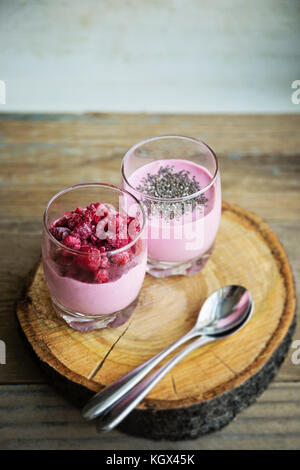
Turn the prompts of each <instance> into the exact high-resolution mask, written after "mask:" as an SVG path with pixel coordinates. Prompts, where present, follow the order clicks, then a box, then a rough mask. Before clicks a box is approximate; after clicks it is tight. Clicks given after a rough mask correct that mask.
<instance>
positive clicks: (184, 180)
mask: <svg viewBox="0 0 300 470" xmlns="http://www.w3.org/2000/svg"><path fill="white" fill-rule="evenodd" d="M136 189H137V190H138V191H140V192H142V193H144V194H147V195H149V196H154V197H157V198H165V199H168V198H170V199H174V198H182V197H185V196H190V195H191V194H194V193H197V192H198V191H200V190H201V187H200V184H199V182H198V181H197V180H196V178H195V176H191V174H190V172H189V171H188V170H180V171H178V172H175V171H174V166H171V165H167V166H161V167H160V168H159V170H158V171H157V173H152V174H151V173H148V174H147V176H145V177H144V178H142V180H141V183H140V184H139V186H137V188H136ZM207 201H208V199H207V198H206V197H205V196H204V195H203V194H201V195H200V196H198V197H195V198H191V199H188V200H187V201H182V202H170V203H168V202H165V201H162V202H160V201H151V200H150V199H147V198H145V200H144V201H143V202H144V204H145V205H146V207H147V209H148V213H149V215H160V216H162V217H163V218H164V219H166V220H170V219H174V218H175V219H179V218H180V217H181V216H182V215H183V214H185V213H187V212H189V213H190V212H192V211H193V210H194V209H195V207H196V206H199V205H201V206H205V205H206V203H207Z"/></svg>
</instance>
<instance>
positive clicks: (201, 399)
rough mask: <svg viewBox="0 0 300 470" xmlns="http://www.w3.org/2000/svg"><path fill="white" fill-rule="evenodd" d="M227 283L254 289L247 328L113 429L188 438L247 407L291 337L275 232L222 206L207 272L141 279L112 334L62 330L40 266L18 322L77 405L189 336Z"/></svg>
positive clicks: (284, 270)
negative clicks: (132, 304) (133, 302)
mask: <svg viewBox="0 0 300 470" xmlns="http://www.w3.org/2000/svg"><path fill="white" fill-rule="evenodd" d="M228 284H241V285H244V286H245V287H247V288H248V289H249V290H250V291H251V293H252V295H253V298H254V303H255V310H254V315H253V318H252V319H251V321H250V322H249V324H247V325H246V327H245V328H244V329H242V330H241V331H240V332H238V333H237V334H236V335H234V336H232V337H230V338H226V339H224V340H221V341H218V342H215V343H213V344H210V345H207V346H205V347H203V348H200V349H199V350H197V351H194V352H193V353H191V354H190V355H189V356H188V357H186V358H185V359H184V360H183V361H182V362H181V363H179V364H178V365H177V366H176V367H175V368H174V369H173V370H172V372H171V373H169V374H168V375H167V376H166V377H165V378H164V379H163V380H162V381H161V382H160V383H159V384H158V385H157V386H156V387H155V389H153V391H152V392H151V393H150V394H149V395H148V396H147V397H146V399H145V400H144V401H143V402H142V403H141V404H140V405H139V407H138V408H137V409H136V410H134V411H133V412H132V413H131V415H130V416H129V417H128V418H127V419H126V420H125V421H124V422H123V423H122V424H121V426H120V429H121V430H123V431H125V432H127V433H130V434H133V435H136V436H144V437H147V438H152V439H168V440H170V439H172V440H178V439H189V438H195V437H197V436H199V435H201V434H205V433H207V432H210V431H213V430H217V429H220V428H221V427H223V426H224V425H226V424H227V423H229V422H230V420H232V419H233V418H234V416H235V415H236V414H237V413H238V412H239V411H241V410H242V409H243V408H245V407H246V406H248V405H249V404H251V403H252V402H253V401H254V400H255V399H256V397H257V396H258V395H259V394H260V393H261V392H262V391H263V390H264V389H265V388H266V387H267V385H268V384H269V382H270V381H271V379H272V378H273V377H274V375H275V374H276V372H277V370H278V367H279V365H280V364H281V362H282V361H283V358H284V356H285V354H286V353H287V350H288V347H289V344H290V341H291V335H292V331H293V328H294V323H295V290H294V284H293V277H292V273H291V269H290V266H289V263H288V260H287V257H286V254H285V252H284V249H283V247H282V246H281V244H280V242H279V240H278V239H277V237H276V235H275V234H274V233H273V231H272V230H271V229H270V228H269V227H268V226H267V225H266V224H265V223H264V222H263V221H262V220H261V219H260V218H259V217H257V216H256V215H255V214H252V213H250V212H248V211H246V210H244V209H241V208H238V207H237V206H233V205H230V204H227V203H223V214H222V220H221V226H220V230H219V232H218V235H217V240H216V246H215V250H214V252H213V254H212V256H211V258H210V260H209V262H208V263H207V264H206V266H205V268H204V269H203V270H202V271H201V272H200V273H198V274H196V275H194V276H192V277H184V276H175V277H170V278H167V279H155V278H153V277H151V276H149V275H147V276H146V279H145V282H144V285H143V288H142V291H141V294H140V298H139V302H138V306H137V308H136V310H135V312H134V314H133V315H132V316H131V318H130V319H129V321H128V322H127V323H125V324H124V325H122V326H121V327H119V328H115V329H113V328H107V329H103V330H97V331H92V332H87V333H80V332H78V331H75V330H73V329H71V328H69V327H68V326H67V325H66V324H65V323H64V321H63V320H62V319H61V318H59V317H58V316H57V315H56V313H55V311H54V309H53V308H52V305H51V301H50V297H49V292H48V289H47V286H46V284H45V280H44V275H43V269H42V267H41V265H39V266H38V267H37V269H36V270H35V271H34V273H33V274H32V275H31V277H30V279H29V282H28V285H27V288H26V292H25V295H24V297H23V298H22V300H21V301H20V302H19V304H18V308H17V317H18V321H19V324H20V327H21V329H22V331H23V333H24V335H25V337H26V339H27V341H28V343H29V344H30V345H31V348H32V349H33V351H34V352H35V355H36V356H37V357H38V359H39V361H40V363H41V364H42V365H43V367H44V368H45V370H46V371H47V372H48V373H49V374H50V375H51V377H52V380H53V382H54V384H55V385H56V386H57V387H58V388H59V389H60V390H61V391H62V392H63V393H64V394H65V395H67V396H68V397H69V399H70V400H72V401H73V402H74V403H76V404H77V405H80V406H82V405H83V404H84V403H85V402H86V400H87V399H88V398H89V397H90V396H92V394H93V393H94V392H97V391H99V390H101V389H102V388H103V387H104V386H106V385H108V384H110V383H111V382H113V381H114V380H116V379H117V378H119V377H121V376H122V375H124V374H126V373H127V372H129V371H130V370H131V369H133V368H134V367H136V366H138V365H139V364H141V363H142V362H144V361H146V360H147V359H149V358H150V357H151V356H153V355H154V354H156V353H157V352H159V351H160V350H161V349H163V348H165V347H166V346H167V345H169V344H170V343H172V342H173V341H175V340H176V339H177V338H179V337H180V336H181V335H183V334H184V333H186V332H187V331H188V330H189V329H190V328H191V327H192V326H193V324H194V322H195V320H196V318H197V315H198V312H199V310H200V307H201V305H202V303H203V301H204V300H205V299H206V298H207V296H208V295H209V294H211V293H212V292H213V291H214V290H216V289H217V288H218V287H220V286H224V285H228ZM128 288H130V286H128Z"/></svg>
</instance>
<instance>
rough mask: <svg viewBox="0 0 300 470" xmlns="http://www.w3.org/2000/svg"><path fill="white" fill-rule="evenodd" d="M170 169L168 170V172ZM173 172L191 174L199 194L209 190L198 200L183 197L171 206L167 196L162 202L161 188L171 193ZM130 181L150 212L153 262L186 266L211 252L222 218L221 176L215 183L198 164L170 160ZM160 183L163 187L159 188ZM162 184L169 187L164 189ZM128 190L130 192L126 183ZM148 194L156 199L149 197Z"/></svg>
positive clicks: (152, 165)
mask: <svg viewBox="0 0 300 470" xmlns="http://www.w3.org/2000/svg"><path fill="white" fill-rule="evenodd" d="M166 168H167V169H168V171H167V172H165V173H164V169H166ZM180 172H181V173H180ZM170 173H173V175H175V176H176V175H177V176H178V175H179V174H183V175H188V178H189V180H190V181H191V188H193V187H194V188H195V189H196V190H197V191H199V190H202V189H204V188H207V189H206V190H205V192H204V193H202V194H201V195H200V196H198V197H196V196H195V194H196V193H194V195H192V194H191V197H190V198H189V197H183V198H182V200H181V201H180V200H179V201H178V200H177V202H175V201H174V203H173V201H172V202H169V203H168V202H167V201H166V199H167V198H168V196H165V197H164V198H163V199H164V201H161V202H160V201H159V198H162V197H163V196H164V194H163V193H162V191H161V188H163V189H164V191H167V184H168V182H169V181H171V180H170V178H171V176H170ZM149 175H150V178H149ZM153 177H155V178H153ZM177 179H178V178H177ZM128 181H129V183H130V185H131V186H132V187H134V188H135V189H137V190H138V191H139V196H137V197H139V198H140V199H141V200H142V202H144V204H145V205H146V207H147V209H148V218H149V221H148V256H149V259H150V262H151V261H155V262H159V263H183V262H188V261H190V260H193V259H195V258H199V257H200V258H201V257H202V256H203V255H205V254H206V253H208V252H210V250H211V248H212V246H213V243H214V239H215V236H216V233H217V231H218V228H219V224H220V217H221V184H220V177H219V175H217V176H216V178H215V179H214V181H213V175H211V174H209V172H208V170H207V169H206V168H204V167H202V166H200V165H198V164H197V163H194V162H192V161H189V160H183V159H167V160H155V161H152V162H151V163H148V164H146V165H144V166H141V167H140V168H138V169H137V170H135V171H134V172H133V173H132V174H131V175H130V176H129V177H128ZM157 181H158V183H159V184H158V185H157V186H156V182H157ZM175 181H177V180H176V179H175ZM179 181H180V180H179ZM162 182H165V183H166V185H165V186H163V185H162ZM176 184H177V183H176ZM125 188H126V189H128V190H130V188H129V187H128V185H126V184H125ZM157 188H158V189H157ZM179 189H180V188H179ZM141 193H143V195H142V197H141ZM147 195H150V196H154V198H152V199H151V197H150V198H147ZM173 209H174V210H173Z"/></svg>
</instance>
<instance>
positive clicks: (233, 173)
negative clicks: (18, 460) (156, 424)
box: [0, 114, 300, 448]
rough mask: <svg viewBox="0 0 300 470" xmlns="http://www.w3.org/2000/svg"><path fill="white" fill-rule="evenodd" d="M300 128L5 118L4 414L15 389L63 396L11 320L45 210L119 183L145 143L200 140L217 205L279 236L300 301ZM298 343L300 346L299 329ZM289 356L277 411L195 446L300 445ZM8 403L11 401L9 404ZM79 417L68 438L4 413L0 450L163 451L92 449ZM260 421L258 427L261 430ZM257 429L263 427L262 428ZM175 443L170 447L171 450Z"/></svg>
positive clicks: (177, 119)
mask: <svg viewBox="0 0 300 470" xmlns="http://www.w3.org/2000/svg"><path fill="white" fill-rule="evenodd" d="M299 128H300V116H298V115H280V116H270V115H269V116H263V115H252V116H225V115H224V116H219V115H215V116H213V115H210V116H207V115H202V116H196V115H189V116H187V115H112V114H88V115H79V116H77V115H32V114H31V115H20V114H18V115H12V114H9V115H3V114H2V115H1V116H0V139H1V140H0V158H1V170H0V214H1V218H0V230H1V232H0V233H1V246H0V250H1V251H0V253H1V264H0V289H1V298H0V309H1V320H2V321H1V326H0V339H1V340H3V341H5V343H6V347H7V358H6V361H7V363H6V365H0V383H1V384H2V388H1V390H0V397H2V396H3V402H2V400H1V402H0V407H1V410H2V407H3V409H5V406H19V405H17V404H15V405H14V397H13V393H12V392H13V391H17V392H16V393H20V394H22V393H23V392H24V395H25V394H27V396H28V397H29V399H30V400H31V404H32V405H34V404H35V403H38V401H39V400H43V399H44V398H45V397H47V396H49V395H51V397H52V398H51V400H53V406H54V407H55V406H57V407H58V409H60V407H61V405H60V403H61V401H60V400H61V399H60V398H59V397H58V396H56V395H55V393H53V392H52V391H51V389H49V388H48V387H47V386H46V385H43V384H44V383H45V381H46V378H45V376H44V375H43V374H42V372H41V371H40V370H39V368H38V367H37V366H36V364H35V363H34V361H33V360H32V358H31V356H30V354H29V353H28V351H27V349H26V347H25V346H24V344H23V341H22V340H21V338H20V337H19V336H18V332H17V329H16V322H15V318H14V308H15V303H16V300H17V299H18V298H19V296H20V293H21V289H22V286H23V282H24V279H25V277H26V275H27V273H28V271H29V270H30V269H31V268H32V266H33V264H34V263H35V262H36V261H37V260H38V258H39V256H40V235H41V216H42V212H43V209H44V206H45V204H46V202H47V201H48V200H49V198H50V197H51V196H52V195H53V194H54V193H55V192H57V191H58V190H60V189H62V188H63V187H65V186H68V185H71V184H74V183H78V182H84V181H106V182H109V183H113V184H118V183H119V181H120V174H119V168H120V161H121V158H122V156H123V154H124V153H125V151H126V150H127V149H128V148H129V147H130V146H131V145H132V144H134V143H135V142H137V141H139V140H141V139H142V138H145V137H149V136H151V135H158V134H167V133H172V134H175V133H179V134H185V135H191V136H195V137H198V138H201V139H203V140H204V141H206V142H207V143H208V144H209V145H210V146H211V147H212V148H213V149H214V150H215V151H216V153H217V155H218V157H219V162H220V168H221V177H222V186H223V198H224V199H225V200H227V201H228V202H232V203H236V204H238V205H240V206H243V207H245V208H247V209H249V210H251V211H253V212H256V213H257V214H258V215H259V216H261V217H262V218H264V219H265V220H266V222H268V223H269V224H270V226H271V227H272V228H273V229H274V230H275V232H276V233H277V235H278V236H279V238H280V240H281V242H282V243H283V245H284V247H285V249H286V252H287V254H288V256H289V258H290V262H291V265H292V268H293V272H294V276H295V279H296V288H297V291H298V294H299V282H298V281H299V277H300V263H299V261H300V247H299V243H298V236H299V235H298V234H299V229H300V216H299V213H300V197H299V196H300V187H299V170H300V160H299V149H300V132H299ZM294 338H295V339H300V329H299V322H298V327H297V330H296V333H295V336H294ZM292 353H293V349H291V351H290V353H289V357H288V358H287V360H286V361H285V363H284V365H283V367H282V368H281V370H280V373H279V375H278V376H277V378H276V383H275V384H274V385H273V386H272V389H270V391H267V392H266V393H265V394H264V395H263V396H262V398H261V399H260V401H259V403H264V400H266V401H267V402H268V400H267V399H266V397H267V396H268V395H267V394H269V393H271V391H272V394H273V395H272V396H273V398H274V400H273V401H274V403H273V402H272V403H273V405H272V407H271V408H272V410H273V411H270V407H269V405H268V406H262V404H256V405H254V406H253V407H251V408H250V409H249V410H247V411H246V412H245V413H244V414H242V415H240V417H239V418H238V419H237V421H236V422H234V423H232V424H231V425H230V426H229V427H227V428H226V429H225V430H224V431H222V432H221V433H218V435H219V436H224V437H218V439H221V441H217V440H216V438H215V435H213V436H207V437H205V438H202V439H199V440H197V441H195V442H193V443H192V444H191V446H193V448H214V446H216V445H220V446H221V447H222V446H223V448H232V447H235V448H241V447H244V448H245V447H248V448H249V447H250V448H261V447H263V448H274V447H278V448H300V416H298V414H297V412H296V410H295V408H296V406H295V403H296V402H297V399H296V398H295V397H296V396H297V391H298V392H299V387H298V384H299V382H300V365H296V364H293V362H292V360H291V356H292ZM20 384H24V385H20ZM36 384H41V385H36ZM293 394H294V395H293ZM35 397H36V398H35ZM5 400H8V401H9V402H10V404H7V405H5V403H6V402H5ZM35 400H36V401H35ZM21 401H22V400H21ZM20 406H21V405H20ZM22 406H23V405H22ZM34 406H35V405H34ZM69 413H70V414H71V415H72V413H73V416H75V415H76V413H77V412H76V411H74V410H73V409H72V407H71V406H69V405H66V404H64V406H63V407H61V413H58V414H57V415H56V416H57V420H58V421H59V420H61V422H64V420H66V417H67V416H68V414H69ZM74 413H75V414H74ZM272 413H273V417H272ZM244 415H245V418H246V419H244ZM9 416H10V417H11V416H12V415H11V414H9ZM76 416H77V418H76V419H78V426H77V431H76V433H75V432H73V431H72V434H71V435H70V437H68V438H67V439H65V438H64V437H63V436H62V435H61V434H59V433H58V434H54V433H53V432H52V431H53V429H54V428H55V426H56V424H53V429H52V430H51V424H50V426H48V425H47V426H45V427H44V428H43V425H42V422H43V417H42V414H41V421H40V422H39V418H38V412H36V414H35V415H34V414H31V413H30V408H28V409H27V408H26V406H25V405H24V407H23V408H22V409H20V410H19V413H18V417H19V419H20V420H21V421H22V420H23V423H24V422H25V424H24V425H19V424H18V421H14V420H12V421H11V422H10V424H9V423H6V420H7V419H8V414H7V413H2V412H1V418H0V424H1V426H0V446H1V447H4V448H8V447H14V448H17V447H18V448H22V447H26V446H27V444H26V442H25V441H26V439H27V438H28V439H29V440H30V439H31V441H30V443H28V446H29V447H30V446H34V444H33V442H36V445H37V446H40V447H47V446H50V447H51V445H52V444H51V442H52V443H53V442H54V441H53V438H54V437H55V439H56V443H57V444H53V445H54V446H55V445H57V446H59V445H60V446H61V447H64V448H72V447H73V448H76V447H81V448H82V447H85V448H90V447H95V448H101V446H102V448H112V446H114V448H155V447H154V446H155V445H156V446H159V445H161V444H152V443H151V444H150V443H149V442H147V441H143V440H140V439H134V438H128V437H127V436H125V435H122V434H121V433H118V432H114V433H113V434H111V435H110V434H109V435H107V436H105V439H104V440H102V441H101V444H100V443H98V444H97V441H96V438H95V437H93V436H94V434H93V433H94V430H92V428H88V427H87V425H86V424H84V423H83V422H82V421H81V419H80V418H79V416H78V415H76ZM247 417H248V418H247ZM24 420H25V421H24ZM26 420H27V421H26ZM30 421H32V422H35V423H36V424H35V425H34V429H35V430H36V429H37V427H38V426H41V429H42V428H43V436H40V439H41V440H39V434H38V432H37V433H36V434H34V432H35V431H34V429H33V428H32V429H31V431H30V436H29V435H28V434H27V431H25V429H26V427H28V426H29V423H30ZM54 421H55V420H54ZM259 422H260V423H261V425H262V427H259V425H258V423H259ZM26 423H27V424H26ZM39 423H40V424H39ZM255 423H256V424H255ZM262 423H267V424H266V425H265V427H264V425H263V424H262ZM58 425H59V424H58ZM22 426H23V427H22ZM74 426H75V425H74ZM71 427H72V426H71ZM263 427H264V429H263ZM8 428H9V432H8ZM75 428H76V426H75ZM72 429H74V428H73V427H72ZM88 429H89V431H88ZM89 433H90V434H89ZM228 433H231V434H232V435H234V438H229V437H228ZM75 434H76V435H75ZM59 436H60V437H59ZM226 436H227V437H226ZM262 436H263V437H264V439H263V440H262V439H261V437H262ZM81 437H82V440H80V439H81ZM60 439H61V440H60ZM59 442H60V444H58V443H59ZM216 442H219V444H216ZM174 445H175V444H172V446H173V447H172V448H174ZM185 445H187V444H185ZM103 446H106V447H103ZM151 446H152V447H151ZM157 448H161V447H157ZM175 448H181V447H175ZM185 448H187V447H185Z"/></svg>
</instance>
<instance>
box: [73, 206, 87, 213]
mask: <svg viewBox="0 0 300 470" xmlns="http://www.w3.org/2000/svg"><path fill="white" fill-rule="evenodd" d="M85 211H86V209H83V208H82V207H76V209H75V212H76V214H84V213H85Z"/></svg>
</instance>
